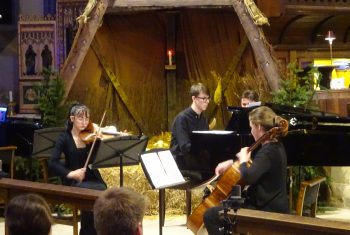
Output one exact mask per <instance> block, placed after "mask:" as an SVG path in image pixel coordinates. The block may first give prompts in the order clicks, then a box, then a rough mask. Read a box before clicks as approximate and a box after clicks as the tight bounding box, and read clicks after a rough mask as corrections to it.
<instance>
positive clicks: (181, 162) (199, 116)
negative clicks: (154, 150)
mask: <svg viewBox="0 0 350 235" xmlns="http://www.w3.org/2000/svg"><path fill="white" fill-rule="evenodd" d="M190 97H191V100H192V104H191V106H190V107H188V108H186V109H185V110H183V111H182V112H180V113H179V114H178V115H177V116H176V117H175V119H174V122H173V124H172V128H171V142H170V151H171V153H172V154H173V156H174V158H175V161H176V163H177V164H178V167H179V168H180V169H185V168H186V165H187V163H186V161H187V160H188V159H186V158H187V157H188V153H189V152H190V149H191V140H190V135H191V133H192V131H203V130H209V125H208V119H207V118H206V117H205V116H204V114H203V112H204V111H205V110H206V109H207V108H208V105H209V102H210V92H209V89H208V88H207V87H206V86H205V85H204V84H202V83H196V84H193V85H192V86H191V89H190Z"/></svg>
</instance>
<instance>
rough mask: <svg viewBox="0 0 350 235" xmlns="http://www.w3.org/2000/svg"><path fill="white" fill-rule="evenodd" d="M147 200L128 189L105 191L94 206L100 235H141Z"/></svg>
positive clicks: (95, 219) (96, 226) (97, 229)
mask: <svg viewBox="0 0 350 235" xmlns="http://www.w3.org/2000/svg"><path fill="white" fill-rule="evenodd" d="M145 210H146V201H145V198H144V197H143V196H142V195H140V194H139V193H137V192H135V191H134V190H132V189H130V188H126V187H121V188H110V189H107V190H105V191H104V192H103V193H102V194H101V195H100V196H99V197H98V199H97V200H96V202H95V205H94V221H95V228H96V231H97V234H98V235H141V234H142V220H143V216H144V214H145Z"/></svg>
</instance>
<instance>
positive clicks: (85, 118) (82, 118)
mask: <svg viewBox="0 0 350 235" xmlns="http://www.w3.org/2000/svg"><path fill="white" fill-rule="evenodd" d="M75 118H76V120H78V121H79V122H83V121H85V122H89V120H90V118H89V117H79V116H75Z"/></svg>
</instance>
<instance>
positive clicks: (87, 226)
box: [73, 180, 107, 235]
mask: <svg viewBox="0 0 350 235" xmlns="http://www.w3.org/2000/svg"><path fill="white" fill-rule="evenodd" d="M73 186H75V187H80V188H89V189H96V190H101V191H103V190H105V189H107V187H106V185H105V184H104V183H103V182H101V181H98V180H94V181H83V182H81V183H74V184H73ZM79 235H97V232H96V230H95V225H94V213H93V212H92V211H81V221H80V231H79Z"/></svg>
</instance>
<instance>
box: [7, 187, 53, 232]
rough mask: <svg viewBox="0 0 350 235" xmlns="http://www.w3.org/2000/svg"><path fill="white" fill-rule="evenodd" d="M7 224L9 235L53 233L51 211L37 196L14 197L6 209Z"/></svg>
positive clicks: (42, 199)
mask: <svg viewBox="0 0 350 235" xmlns="http://www.w3.org/2000/svg"><path fill="white" fill-rule="evenodd" d="M5 224H6V227H7V231H8V233H9V235H23V234H25V235H48V234H49V233H50V231H51V225H52V217H51V210H50V207H49V205H48V204H47V202H46V201H45V199H44V198H42V197H41V196H39V195H37V194H23V195H19V196H17V197H14V198H13V199H12V200H10V202H9V203H8V204H7V206H6V208H5Z"/></svg>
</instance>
